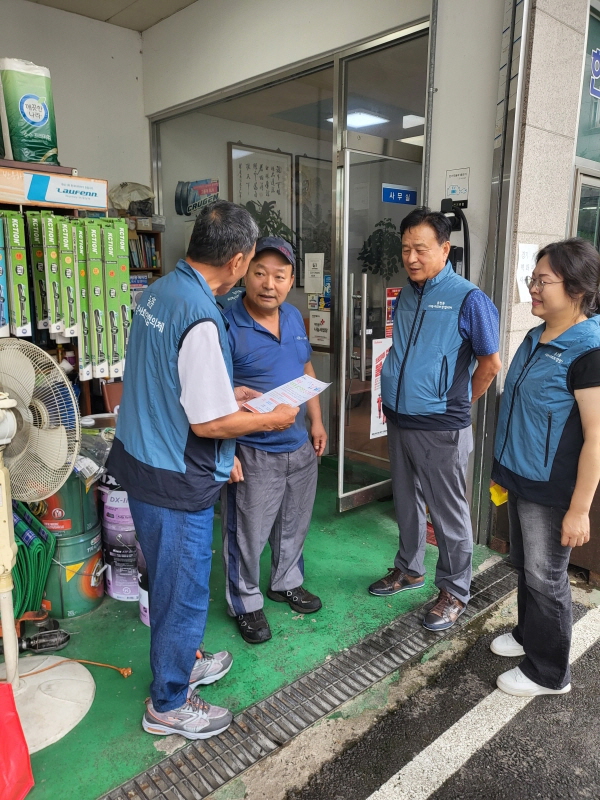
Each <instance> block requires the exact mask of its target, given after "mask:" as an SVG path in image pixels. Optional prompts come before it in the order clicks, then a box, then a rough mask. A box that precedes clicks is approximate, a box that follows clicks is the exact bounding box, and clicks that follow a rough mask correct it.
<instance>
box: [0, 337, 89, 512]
mask: <svg viewBox="0 0 600 800" xmlns="http://www.w3.org/2000/svg"><path fill="white" fill-rule="evenodd" d="M0 391H3V392H6V393H7V394H8V395H9V397H11V398H12V399H14V400H16V401H17V406H16V408H13V409H11V410H12V412H13V413H14V415H15V417H16V420H17V433H16V435H15V437H14V438H13V440H12V442H11V443H10V444H9V445H8V446H7V447H6V449H5V450H4V463H5V465H6V467H7V469H8V471H9V473H10V485H11V493H12V496H13V497H14V498H15V499H16V500H21V501H23V502H27V503H30V502H34V501H36V500H44V499H45V498H46V497H50V495H52V494H54V493H55V492H57V491H58V490H59V489H60V487H61V486H62V485H63V484H64V482H65V481H66V480H67V478H68V477H69V475H70V474H71V471H72V470H73V465H74V463H75V459H76V458H77V455H78V453H79V442H80V427H79V409H78V406H77V400H76V399H75V395H74V394H73V390H72V388H71V384H70V383H69V381H68V380H67V378H66V376H65V374H64V373H63V371H62V370H61V369H60V368H59V367H58V365H57V364H56V362H55V361H54V360H53V359H52V358H51V357H50V356H49V355H48V354H47V353H45V352H44V351H43V350H41V349H40V348H39V347H37V346H36V345H34V344H32V343H31V342H27V341H25V340H23V339H0Z"/></svg>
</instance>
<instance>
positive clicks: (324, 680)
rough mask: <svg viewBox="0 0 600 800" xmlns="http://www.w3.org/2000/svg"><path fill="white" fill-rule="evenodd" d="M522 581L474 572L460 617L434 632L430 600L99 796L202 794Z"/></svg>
mask: <svg viewBox="0 0 600 800" xmlns="http://www.w3.org/2000/svg"><path fill="white" fill-rule="evenodd" d="M516 585H517V576H516V573H515V571H514V570H513V569H512V568H511V567H510V565H508V564H507V563H506V562H505V561H501V562H499V563H497V564H494V566H492V567H490V568H489V569H487V570H485V571H484V572H480V573H478V574H476V575H475V577H474V578H473V583H472V586H471V591H472V597H471V601H470V603H469V605H468V607H467V610H466V611H465V613H464V614H463V616H462V617H461V618H460V621H459V623H457V625H456V626H455V627H454V628H452V629H451V630H450V631H447V632H445V633H432V632H429V631H427V630H425V628H423V627H422V625H421V621H422V619H423V617H424V615H425V614H426V612H427V611H428V609H429V608H430V607H431V606H432V604H433V603H432V602H429V603H427V604H426V605H425V606H423V607H422V608H420V609H417V610H416V611H413V612H412V613H410V614H407V615H405V616H402V617H399V618H398V619H397V620H395V621H394V622H392V623H391V624H390V625H388V626H386V627H385V628H382V629H381V630H379V631H376V632H375V633H372V634H370V635H369V636H367V637H366V638H365V639H364V640H363V641H362V642H360V643H359V644H357V645H355V646H354V647H350V648H349V649H348V650H345V651H343V652H341V653H338V654H336V655H335V656H333V657H332V658H331V659H330V660H329V661H327V662H326V663H325V664H323V665H322V666H320V667H317V668H316V669H315V670H313V671H312V672H310V673H309V674H307V675H304V676H303V677H302V678H299V679H298V680H296V681H294V682H293V683H291V684H290V685H289V686H286V687H284V688H283V689H280V690H279V691H277V692H275V693H274V694H272V695H271V696H270V697H267V698H266V700H261V701H260V702H259V703H256V704H255V705H253V706H251V707H250V708H247V709H246V710H245V711H242V713H241V714H238V715H237V717H235V719H234V721H233V723H232V724H231V726H230V727H229V728H228V730H227V731H225V733H222V734H221V735H220V736H213V737H212V738H211V739H206V740H198V741H195V742H192V743H191V744H188V745H186V747H184V748H183V749H181V750H179V751H178V752H177V753H175V754H174V755H172V756H170V757H168V758H165V759H164V760H163V761H161V762H160V763H159V764H157V765H156V766H154V767H152V768H151V769H149V770H147V771H146V772H143V773H141V774H140V775H138V776H137V777H136V778H134V779H133V780H131V781H127V783H124V784H123V785H122V786H120V787H118V788H117V789H113V791H111V792H109V793H108V794H106V795H104V796H103V797H102V798H100V800H201V798H204V797H207V796H208V795H210V794H211V793H212V792H214V791H215V790H216V789H218V788H219V787H221V786H223V784H225V783H227V781H230V780H232V779H233V778H235V777H237V776H238V775H240V774H241V773H242V772H244V770H246V769H248V767H251V766H252V765H253V764H256V762H257V761H260V759H262V758H264V757H265V756H267V755H269V753H272V752H273V751H274V750H276V749H277V748H278V747H281V746H282V745H284V744H285V743H286V742H289V741H290V739H293V738H294V736H297V735H298V734H299V733H300V732H301V731H303V730H306V728H308V727H310V726H311V725H312V724H314V723H315V722H316V721H317V720H318V719H321V718H322V717H325V716H327V714H330V713H331V712H332V711H333V710H334V709H335V708H337V707H338V706H340V705H342V703H345V702H347V701H348V700H350V699H351V698H353V697H356V696H357V695H358V694H360V693H361V692H363V691H364V690H365V689H368V688H369V686H372V685H373V684H374V683H376V682H377V681H380V680H381V679H382V678H384V677H385V676H386V675H390V674H391V673H392V672H394V671H395V670H397V669H399V668H400V667H402V666H403V665H405V664H406V663H407V662H408V661H410V660H411V659H413V658H414V657H415V656H417V655H419V654H421V653H423V652H424V651H425V650H427V648H429V647H431V645H433V644H435V643H436V642H437V641H439V640H440V639H443V638H446V637H448V636H451V635H453V634H454V633H455V632H456V629H457V628H462V627H464V626H465V625H468V624H469V622H470V621H471V620H472V619H473V618H474V617H475V616H477V615H478V614H481V613H482V612H483V611H486V610H488V609H489V608H490V607H491V606H492V605H494V604H495V603H497V602H498V601H499V600H501V599H502V598H503V597H505V596H506V595H507V594H509V593H510V592H511V591H513V589H515V588H516Z"/></svg>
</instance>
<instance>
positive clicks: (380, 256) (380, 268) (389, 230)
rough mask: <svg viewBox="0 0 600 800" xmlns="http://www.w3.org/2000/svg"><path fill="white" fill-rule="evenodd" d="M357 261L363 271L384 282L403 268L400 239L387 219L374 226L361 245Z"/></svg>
mask: <svg viewBox="0 0 600 800" xmlns="http://www.w3.org/2000/svg"><path fill="white" fill-rule="evenodd" d="M358 260H359V261H361V262H362V265H363V271H367V272H371V273H372V274H373V275H381V276H382V278H383V279H384V281H388V280H389V279H390V278H391V277H392V276H393V275H395V274H396V273H397V272H399V271H400V267H401V266H403V264H402V239H401V238H400V233H399V231H398V229H397V228H396V226H395V225H394V223H393V222H392V220H391V219H390V218H389V217H386V218H385V219H382V220H380V221H379V222H378V223H377V224H376V225H375V229H374V230H373V233H371V234H370V235H369V238H368V239H367V240H366V241H365V242H364V243H363V246H362V248H361V251H360V253H359V254H358Z"/></svg>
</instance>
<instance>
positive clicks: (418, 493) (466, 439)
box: [387, 422, 473, 603]
mask: <svg viewBox="0 0 600 800" xmlns="http://www.w3.org/2000/svg"><path fill="white" fill-rule="evenodd" d="M387 430H388V448H389V454H390V466H391V471H392V489H393V494H394V507H395V509H396V519H397V520H398V528H399V531H400V547H399V549H398V553H397V554H396V559H395V561H394V565H395V566H396V567H398V569H401V570H402V572H405V573H406V574H407V575H413V576H416V575H424V574H425V563H424V557H425V544H426V538H425V537H426V535H427V518H426V506H427V507H428V508H429V513H430V515H431V521H432V523H433V527H434V530H435V535H436V539H437V543H438V550H439V556H438V562H437V568H436V573H435V585H436V586H437V587H438V589H446V590H447V591H448V592H450V593H451V594H453V595H454V596H455V597H458V599H459V600H462V602H463V603H466V602H468V600H469V597H470V585H471V556H472V553H473V529H472V525H471V515H470V512H469V504H468V503H467V499H466V496H465V493H466V474H467V463H468V459H469V453H470V452H471V450H472V449H473V432H472V429H471V427H470V426H469V427H468V428H463V430H459V431H419V430H412V429H408V428H398V427H397V426H396V425H394V424H393V423H391V422H388V424H387Z"/></svg>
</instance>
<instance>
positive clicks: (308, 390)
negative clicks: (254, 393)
mask: <svg viewBox="0 0 600 800" xmlns="http://www.w3.org/2000/svg"><path fill="white" fill-rule="evenodd" d="M328 386H331V384H330V383H323V381H318V380H317V379H316V378H312V377H311V376H310V375H303V376H302V377H301V378H296V379H295V380H293V381H288V383H284V384H282V385H281V386H278V387H277V388H276V389H271V391H270V392H265V393H264V394H261V396H260V397H255V398H254V400H248V402H247V403H244V406H243V407H244V408H247V409H248V411H254V412H255V413H259V414H267V413H268V412H269V411H273V409H274V408H275V406H278V405H279V404H280V403H287V405H288V406H294V408H296V407H297V406H301V405H302V403H306V401H307V400H310V399H311V398H312V397H316V396H317V395H318V394H321V392H324V391H325V389H327V387H328Z"/></svg>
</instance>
